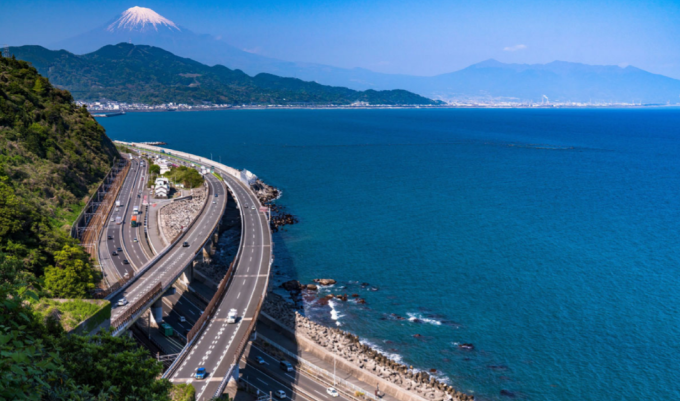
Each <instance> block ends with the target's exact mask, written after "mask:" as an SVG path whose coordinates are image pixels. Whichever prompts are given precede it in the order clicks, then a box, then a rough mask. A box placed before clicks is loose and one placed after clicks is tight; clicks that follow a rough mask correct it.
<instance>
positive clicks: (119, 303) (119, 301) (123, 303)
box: [118, 298, 128, 306]
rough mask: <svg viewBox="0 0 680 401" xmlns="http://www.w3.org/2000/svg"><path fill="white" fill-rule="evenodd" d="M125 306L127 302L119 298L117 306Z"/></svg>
mask: <svg viewBox="0 0 680 401" xmlns="http://www.w3.org/2000/svg"><path fill="white" fill-rule="evenodd" d="M127 304H128V301H127V299H125V298H121V299H119V300H118V306H125V305H127Z"/></svg>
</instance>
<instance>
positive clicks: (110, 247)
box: [99, 158, 148, 284]
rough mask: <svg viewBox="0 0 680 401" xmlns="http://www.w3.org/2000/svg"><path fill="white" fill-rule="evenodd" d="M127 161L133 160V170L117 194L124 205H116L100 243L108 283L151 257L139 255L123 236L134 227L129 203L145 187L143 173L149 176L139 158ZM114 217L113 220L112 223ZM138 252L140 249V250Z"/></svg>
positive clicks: (102, 262) (100, 258) (100, 254)
mask: <svg viewBox="0 0 680 401" xmlns="http://www.w3.org/2000/svg"><path fill="white" fill-rule="evenodd" d="M128 160H129V162H130V170H129V171H128V175H127V177H125V181H124V182H123V186H122V187H121V189H120V192H119V193H118V198H116V200H117V201H120V203H121V206H120V207H119V208H117V207H115V206H114V208H113V210H112V211H111V214H110V216H109V219H108V220H107V222H106V226H105V227H104V232H103V233H102V236H101V238H100V243H99V260H100V262H101V265H102V270H103V271H104V274H106V278H107V279H108V282H109V284H113V283H115V282H116V281H118V280H120V279H121V278H122V277H123V276H124V275H125V273H126V272H127V273H128V274H134V271H135V270H136V269H138V268H139V267H141V266H142V265H143V264H144V263H146V261H147V260H148V257H147V256H146V254H144V253H143V252H142V253H141V254H140V252H138V250H137V249H136V248H134V247H129V246H126V245H128V242H127V241H125V239H124V233H125V232H126V231H127V232H128V233H129V232H131V231H132V230H134V229H133V228H132V227H131V225H130V222H129V221H128V220H130V219H131V218H132V208H133V205H130V206H129V208H128V204H129V203H130V199H131V196H132V194H133V192H135V191H136V190H137V189H138V188H139V187H143V186H144V184H143V180H140V178H141V176H146V175H145V174H144V173H143V172H142V171H141V170H142V169H141V168H140V167H139V161H138V160H137V159H136V158H132V159H129V158H128ZM116 217H120V218H121V221H122V223H121V224H116V223H115V219H116ZM111 219H113V220H114V221H113V222H112V221H111ZM109 237H111V239H108V238H109ZM129 241H130V242H131V241H132V240H131V239H130V240H129ZM117 248H121V249H122V251H121V252H117V255H116V256H114V255H112V253H113V252H114V251H116V250H117ZM133 250H134V251H133ZM139 251H141V249H140V250H139ZM126 252H127V253H126ZM130 253H132V255H130ZM128 255H129V256H128ZM126 259H127V260H128V262H129V263H130V264H124V263H123V260H126Z"/></svg>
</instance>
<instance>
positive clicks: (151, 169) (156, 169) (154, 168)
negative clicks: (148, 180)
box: [149, 164, 161, 174]
mask: <svg viewBox="0 0 680 401" xmlns="http://www.w3.org/2000/svg"><path fill="white" fill-rule="evenodd" d="M149 172H150V173H151V174H160V173H161V166H159V165H158V164H151V165H149Z"/></svg>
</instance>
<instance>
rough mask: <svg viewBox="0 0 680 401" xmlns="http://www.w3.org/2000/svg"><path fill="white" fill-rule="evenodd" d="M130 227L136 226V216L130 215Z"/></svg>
mask: <svg viewBox="0 0 680 401" xmlns="http://www.w3.org/2000/svg"><path fill="white" fill-rule="evenodd" d="M130 227H137V216H132V220H131V221H130Z"/></svg>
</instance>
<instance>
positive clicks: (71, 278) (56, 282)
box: [45, 245, 95, 298]
mask: <svg viewBox="0 0 680 401" xmlns="http://www.w3.org/2000/svg"><path fill="white" fill-rule="evenodd" d="M54 259H55V262H56V266H49V267H47V268H46V269H45V287H46V288H47V290H48V291H49V292H50V293H51V294H52V296H54V297H59V298H85V297H87V296H88V294H89V293H90V291H91V290H93V289H94V287H95V274H94V272H93V270H92V266H91V265H90V261H89V255H88V254H87V253H85V251H84V250H83V248H82V247H80V246H77V245H65V246H64V248H63V249H62V250H61V251H59V252H56V253H55V255H54Z"/></svg>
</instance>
